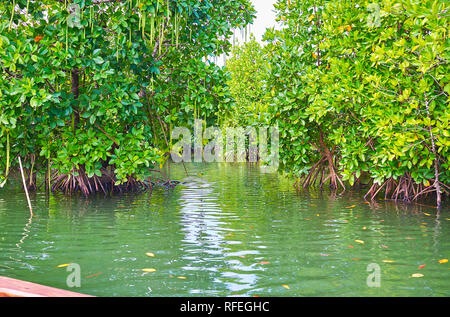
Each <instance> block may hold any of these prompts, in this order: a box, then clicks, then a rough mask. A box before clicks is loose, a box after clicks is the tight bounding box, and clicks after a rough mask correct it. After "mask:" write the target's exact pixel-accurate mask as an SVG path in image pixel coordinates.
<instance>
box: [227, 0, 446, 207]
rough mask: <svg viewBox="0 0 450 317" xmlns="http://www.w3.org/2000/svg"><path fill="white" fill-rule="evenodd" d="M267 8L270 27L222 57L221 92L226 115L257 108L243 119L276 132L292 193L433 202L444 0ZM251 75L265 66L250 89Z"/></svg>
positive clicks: (441, 166)
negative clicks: (227, 79) (229, 107)
mask: <svg viewBox="0 0 450 317" xmlns="http://www.w3.org/2000/svg"><path fill="white" fill-rule="evenodd" d="M275 8H276V13H277V20H278V22H279V23H280V24H281V26H282V27H281V29H279V30H275V29H269V30H267V32H266V34H265V43H266V45H265V46H264V47H263V48H262V47H260V46H258V44H257V43H255V42H254V41H252V42H250V43H246V44H244V45H243V46H242V47H241V48H238V49H235V50H234V53H235V55H234V57H233V58H232V60H231V62H230V64H231V67H230V70H231V72H232V79H231V84H230V86H231V87H234V86H238V87H239V89H237V90H232V92H233V95H234V97H235V99H236V102H237V104H236V108H237V109H250V108H251V106H250V107H249V105H250V104H249V102H251V104H253V105H256V104H258V105H261V104H262V105H264V107H261V106H258V107H253V109H254V112H253V114H254V116H252V115H247V116H246V117H245V118H248V119H247V124H252V123H253V122H254V118H256V117H258V118H259V124H269V125H278V127H279V129H280V168H281V170H282V171H284V172H286V173H288V174H290V175H291V176H293V177H295V178H296V179H297V181H296V185H295V186H296V187H297V188H298V189H302V188H307V187H310V186H313V185H318V186H320V187H323V186H329V187H330V188H332V189H334V190H343V189H346V188H348V187H355V186H356V187H361V186H362V187H364V186H367V189H366V191H367V194H366V197H367V198H372V199H373V198H375V197H376V196H379V195H382V194H384V197H385V198H387V199H394V200H403V201H415V200H417V199H419V198H423V197H427V196H430V197H431V196H432V197H434V199H436V204H437V205H438V206H440V205H441V204H442V197H443V195H444V196H445V195H447V196H448V194H449V191H450V187H449V186H450V165H449V153H450V152H449V146H450V132H449V119H450V111H449V106H448V101H449V93H450V84H449V79H450V75H449V58H450V55H449V45H448V44H449V42H448V41H449V38H448V30H449V26H450V25H449V21H450V20H449V7H448V3H446V1H439V0H436V1H431V0H426V1H400V0H386V1H382V2H381V3H380V4H379V5H378V4H375V3H374V4H370V5H369V4H368V3H367V1H320V0H317V1H295V0H279V1H278V2H277V4H276V5H275ZM249 51H251V53H250V52H249ZM242 52H246V53H244V54H242ZM255 69H259V70H261V69H265V72H264V74H261V73H260V74H258V75H257V76H258V77H259V79H258V80H257V82H256V83H255V81H254V79H255V77H254V76H253V75H249V74H252V73H253V72H254V71H255ZM262 78H263V79H262ZM255 85H256V86H255ZM261 91H265V92H266V93H265V94H261V93H260V92H261ZM246 92H247V93H246ZM255 96H257V97H256V99H255ZM250 100H251V101H250ZM261 109H267V110H266V111H264V113H260V110H261ZM233 113H236V116H237V118H236V119H235V120H234V121H233V120H231V122H232V123H233V122H239V124H244V125H245V124H246V123H242V121H239V120H242V118H243V116H241V115H240V113H239V112H238V111H236V112H233Z"/></svg>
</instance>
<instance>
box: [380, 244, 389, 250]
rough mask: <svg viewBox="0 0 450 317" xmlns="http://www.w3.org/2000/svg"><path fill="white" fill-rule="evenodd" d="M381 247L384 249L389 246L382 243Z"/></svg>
mask: <svg viewBox="0 0 450 317" xmlns="http://www.w3.org/2000/svg"><path fill="white" fill-rule="evenodd" d="M381 247H382V248H385V249H389V247H388V246H387V245H384V244H381Z"/></svg>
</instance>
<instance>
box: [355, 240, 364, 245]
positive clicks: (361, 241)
mask: <svg viewBox="0 0 450 317" xmlns="http://www.w3.org/2000/svg"><path fill="white" fill-rule="evenodd" d="M355 242H358V243H361V244H365V242H364V241H363V240H355Z"/></svg>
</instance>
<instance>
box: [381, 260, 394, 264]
mask: <svg viewBox="0 0 450 317" xmlns="http://www.w3.org/2000/svg"><path fill="white" fill-rule="evenodd" d="M383 262H384V263H394V262H395V261H394V260H383Z"/></svg>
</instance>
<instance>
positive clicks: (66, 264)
mask: <svg viewBox="0 0 450 317" xmlns="http://www.w3.org/2000/svg"><path fill="white" fill-rule="evenodd" d="M69 265H70V263H65V264H60V265H57V266H56V267H65V266H69Z"/></svg>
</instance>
